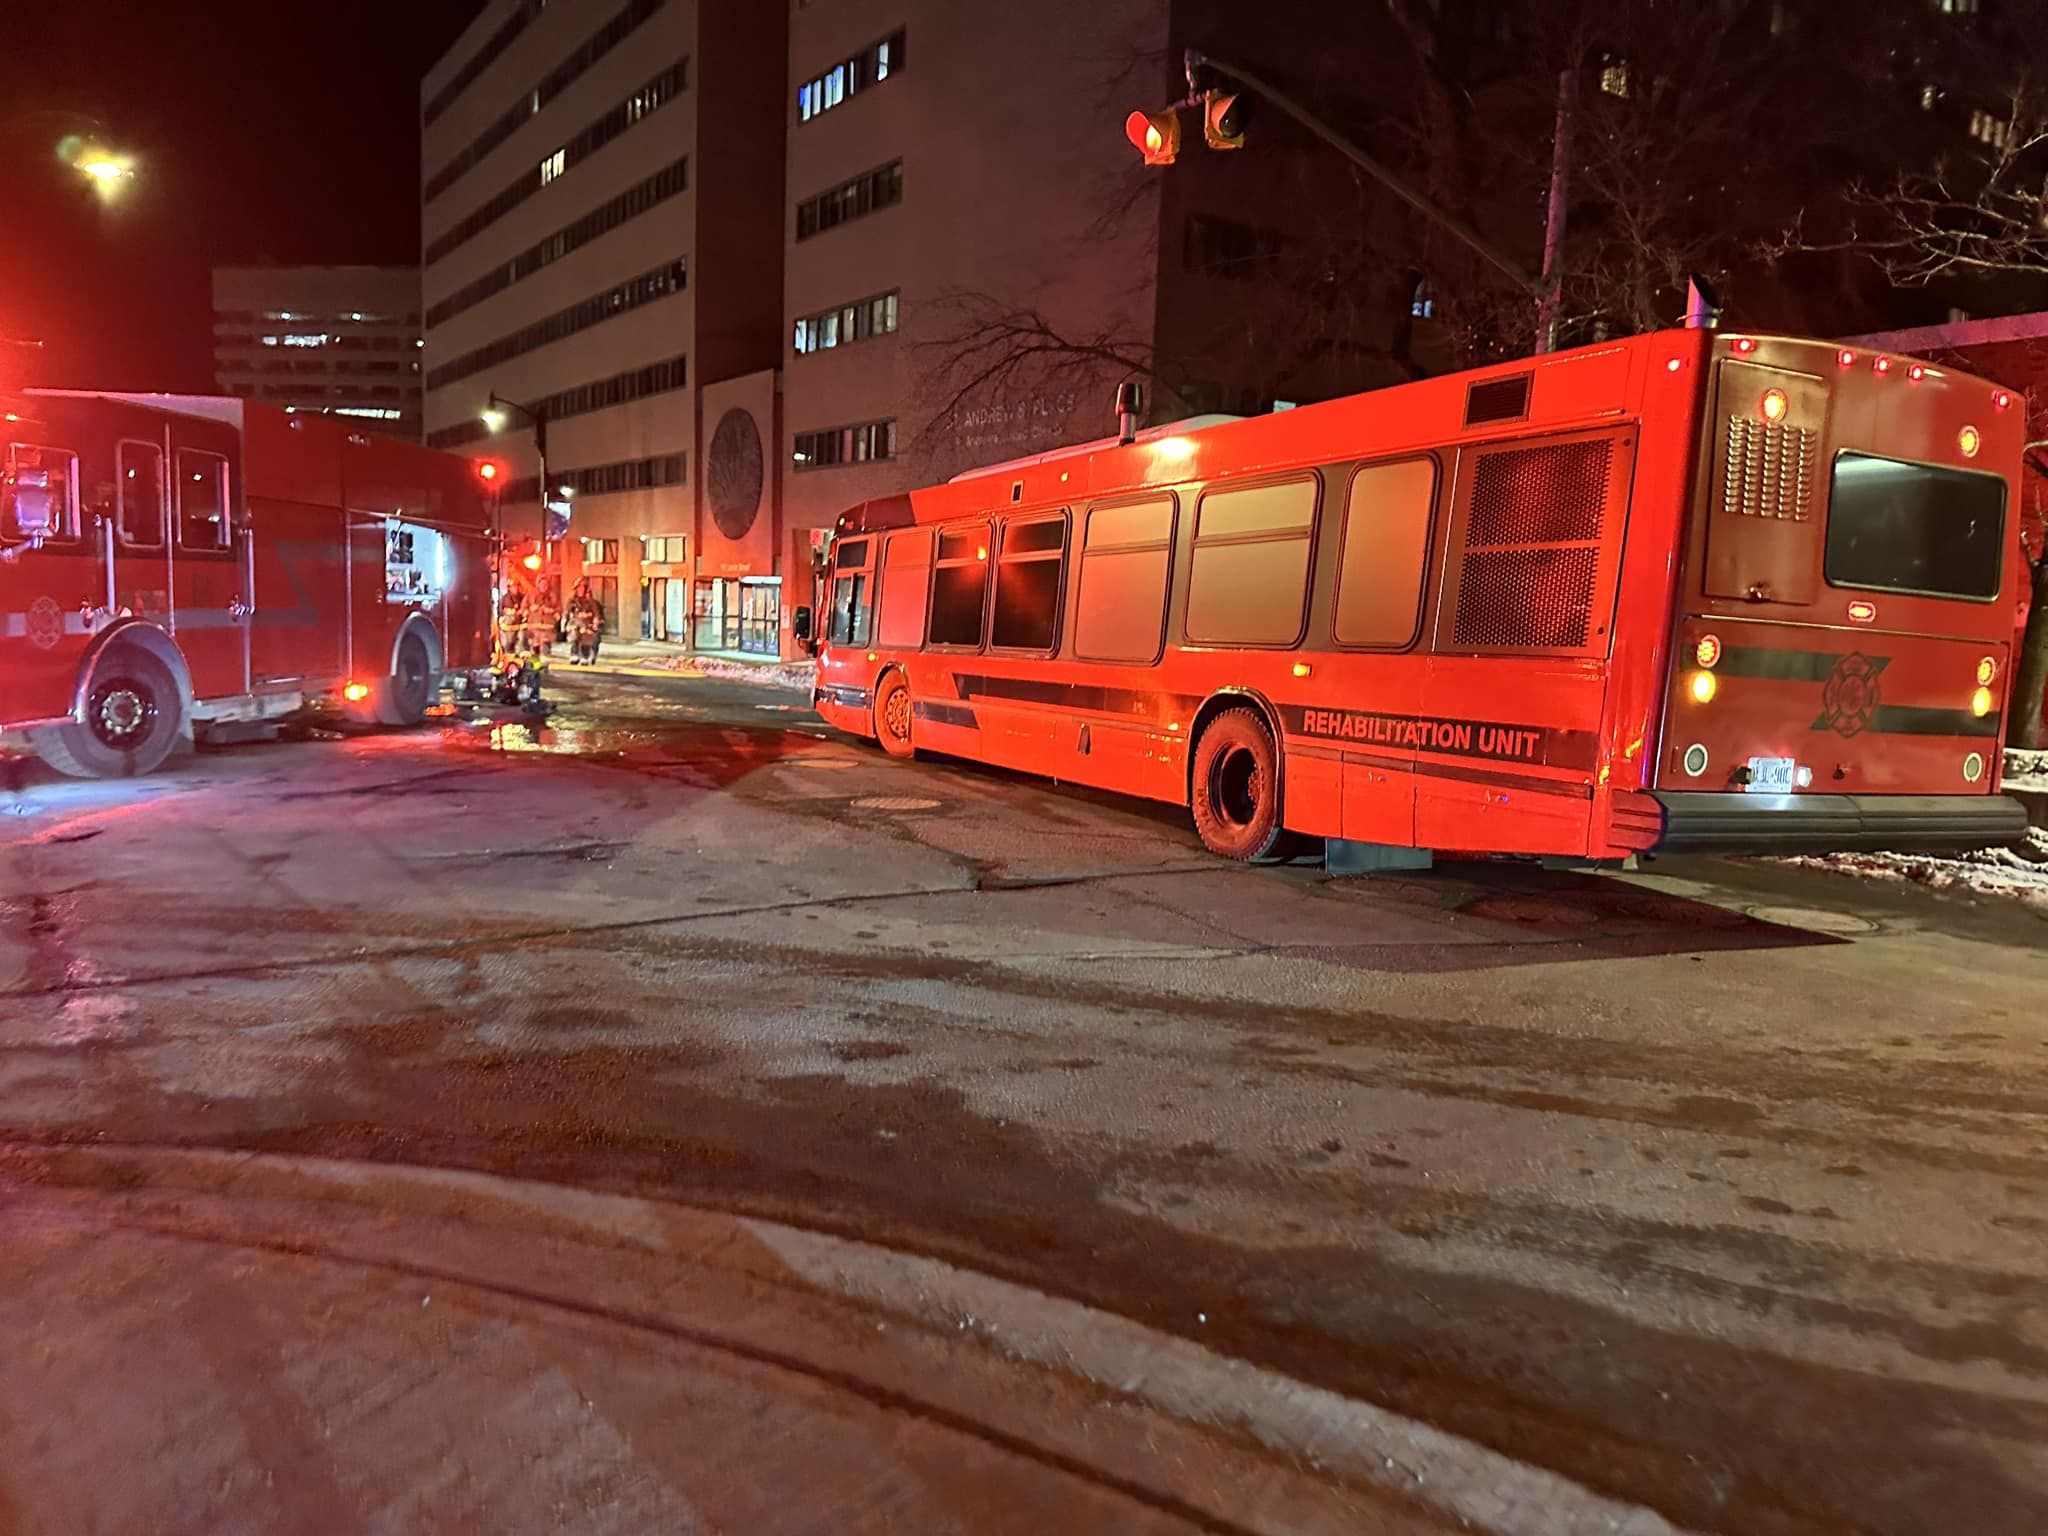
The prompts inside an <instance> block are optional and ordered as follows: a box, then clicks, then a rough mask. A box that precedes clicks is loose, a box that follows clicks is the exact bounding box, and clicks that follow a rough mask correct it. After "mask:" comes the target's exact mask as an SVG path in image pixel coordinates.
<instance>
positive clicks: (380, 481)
mask: <svg viewBox="0 0 2048 1536" xmlns="http://www.w3.org/2000/svg"><path fill="white" fill-rule="evenodd" d="M0 447H4V454H5V456H4V459H0V741H11V742H15V743H20V744H25V745H26V746H28V747H29V748H30V749H32V750H33V751H35V752H36V753H38V754H39V755H40V756H41V757H42V758H43V759H44V760H45V761H46V762H48V763H49V764H50V765H51V766H52V767H54V768H57V769H58V770H60V771H61V772H64V773H69V774H74V775H78V776H84V777H105V776H125V775H130V774H139V773H148V772H150V771H151V770H153V769H155V768H156V767H157V766H158V765H159V764H161V763H162V762H163V760H164V758H165V757H166V756H167V755H168V754H169V753H170V752H171V751H172V749H173V748H174V747H175V746H177V744H178V743H179V742H180V741H181V740H185V739H191V738H194V737H197V738H198V739H200V740H208V739H212V740H222V739H233V738H237V737H248V736H251V735H257V734H262V733H263V732H265V731H266V730H274V729H275V724H274V722H276V721H277V720H278V719H279V718H280V717H282V716H284V715H288V714H291V713H293V712H295V711H297V710H300V709H303V708H305V707H307V706H308V705H314V704H333V705H335V706H338V707H340V708H342V709H345V710H347V711H349V712H350V713H352V714H354V715H356V716H357V717H359V718H363V719H369V720H375V721H381V722H383V723H386V724H393V725H403V724H411V723H413V722H416V721H418V720H419V719H420V718H421V717H422V715H423V714H424V713H425V712H426V710H427V708H428V707H429V705H430V704H431V703H432V702H433V699H434V697H435V695H436V694H437V692H438V690H439V688H440V683H441V677H442V674H443V673H444V672H452V671H457V670H461V669H472V668H479V667H482V666H484V665H486V664H487V663H488V662H489V660H490V654H491V577H490V561H491V557H492V553H493V550H494V547H495V545H494V534H493V515H492V508H491V504H490V502H489V501H488V500H487V499H486V497H485V494H484V491H483V488H482V487H481V486H480V485H478V483H477V481H476V478H475V473H474V466H473V465H472V464H471V462H470V461H469V460H467V459H464V458H460V457H457V456H455V455H453V454H446V453H437V452H434V451H432V450H430V449H426V448H422V447H418V446H416V445H414V444H410V443H401V442H397V441H394V440H392V439H390V438H384V437H378V436H374V435H372V434H369V433H366V432H361V431H357V430H353V429H352V428H351V427H350V426H349V425H348V424H346V423H345V422H344V421H342V420H340V419H336V418H329V417H324V416H316V415H310V414H297V413H288V412H285V411H281V410H275V409H272V408H271V407H268V406H262V405H250V404H245V403H243V402H242V401H239V400H231V399H224V398H216V397H213V396H168V395H119V394H99V393H92V394H87V393H70V392H55V391H44V390H33V391H29V392H27V393H26V394H23V395H20V396H17V397H10V398H9V399H8V400H6V401H4V402H0Z"/></svg>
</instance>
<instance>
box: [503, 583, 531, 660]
mask: <svg viewBox="0 0 2048 1536" xmlns="http://www.w3.org/2000/svg"><path fill="white" fill-rule="evenodd" d="M498 649H499V650H501V651H503V652H504V653H505V654H506V655H507V656H519V655H523V654H524V653H525V651H526V594H525V593H523V592H521V591H520V590H519V588H517V587H507V588H506V589H505V596H504V597H503V598H502V599H501V600H500V601H499V603H498Z"/></svg>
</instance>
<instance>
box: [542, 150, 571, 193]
mask: <svg viewBox="0 0 2048 1536" xmlns="http://www.w3.org/2000/svg"><path fill="white" fill-rule="evenodd" d="M568 168H569V151H568V150H566V149H558V150H556V151H555V152H554V153H553V154H552V155H549V156H548V157H547V158H546V159H544V160H542V161H541V163H540V184H541V185H542V186H546V185H547V184H548V183H549V182H551V181H553V180H554V179H555V178H556V177H557V176H559V175H561V174H562V172H563V171H565V170H567V169H568Z"/></svg>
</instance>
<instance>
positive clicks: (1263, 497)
mask: <svg viewBox="0 0 2048 1536" xmlns="http://www.w3.org/2000/svg"><path fill="white" fill-rule="evenodd" d="M1316 485H1317V482H1316V481H1315V480H1314V479H1313V478H1311V479H1307V480H1283V481H1281V482H1279V483H1278V484H1273V485H1255V486H1248V487H1246V488H1244V489H1242V490H1212V491H1206V492H1204V493H1203V495H1202V500H1201V503H1200V505H1199V506H1198V507H1197V508H1196V509H1195V547H1194V554H1193V556H1192V558H1191V559H1190V561H1189V564H1188V620H1187V624H1188V638H1189V639H1190V640H1193V641H1196V642H1198V643H1201V644H1207V645H1293V644H1295V643H1296V642H1297V641H1299V640H1300V639H1301V621H1302V615H1303V613H1304V611H1305V610H1306V608H1307V605H1308V557H1309V543H1310V534H1311V532H1312V530H1313V528H1314V525H1315V517H1316Z"/></svg>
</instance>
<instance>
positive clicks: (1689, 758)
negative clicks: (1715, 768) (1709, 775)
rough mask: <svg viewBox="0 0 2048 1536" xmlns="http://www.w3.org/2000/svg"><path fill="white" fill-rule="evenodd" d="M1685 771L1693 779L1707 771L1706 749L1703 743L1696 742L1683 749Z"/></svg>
mask: <svg viewBox="0 0 2048 1536" xmlns="http://www.w3.org/2000/svg"><path fill="white" fill-rule="evenodd" d="M1685 771H1686V772H1687V773H1689V774H1691V775H1692V776H1693V777H1694V778H1698V777H1699V776H1700V775H1701V774H1703V773H1705V772H1706V771H1707V749H1706V746H1705V744H1704V743H1702V742H1697V741H1696V742H1694V743H1693V744H1692V745H1691V746H1689V747H1687V748H1686V749H1685Z"/></svg>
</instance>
